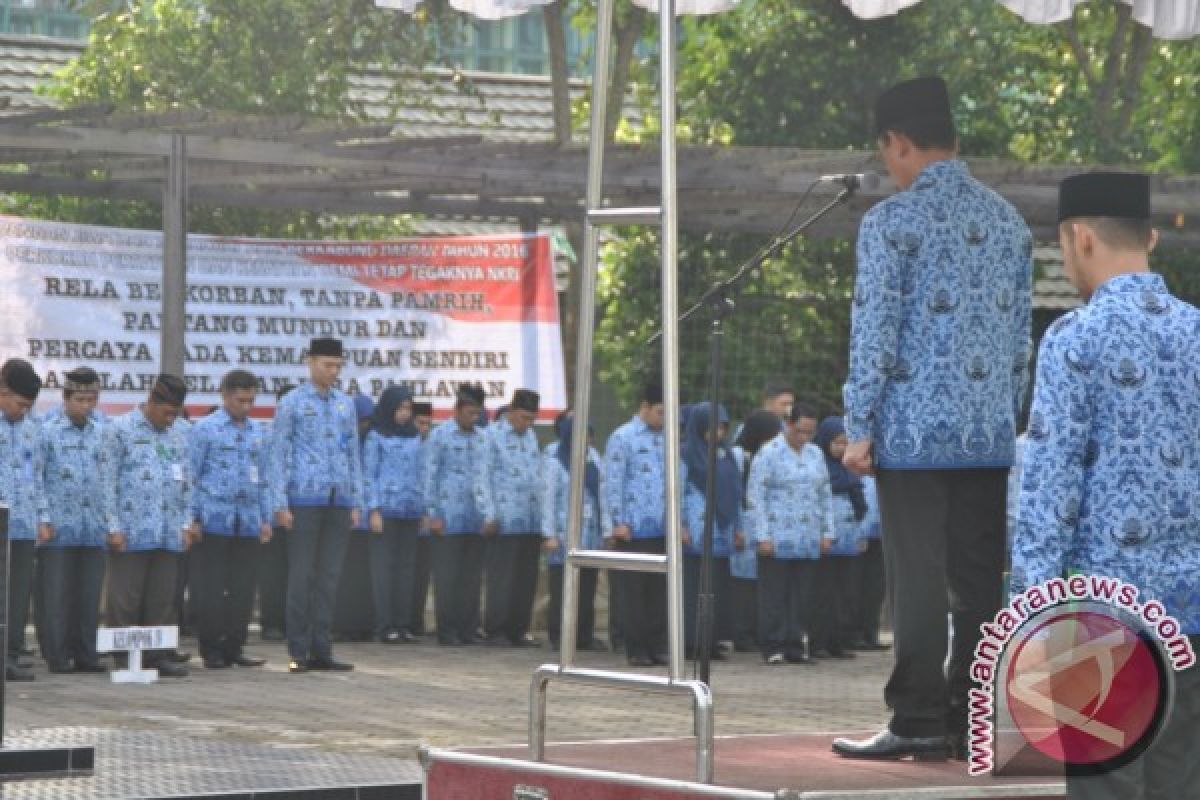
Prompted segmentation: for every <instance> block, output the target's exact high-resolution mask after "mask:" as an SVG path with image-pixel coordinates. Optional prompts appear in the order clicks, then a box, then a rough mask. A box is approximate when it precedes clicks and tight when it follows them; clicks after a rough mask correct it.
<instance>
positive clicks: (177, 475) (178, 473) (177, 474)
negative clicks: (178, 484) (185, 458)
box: [171, 464, 183, 481]
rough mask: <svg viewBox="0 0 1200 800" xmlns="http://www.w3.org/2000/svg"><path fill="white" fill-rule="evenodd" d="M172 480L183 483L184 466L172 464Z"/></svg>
mask: <svg viewBox="0 0 1200 800" xmlns="http://www.w3.org/2000/svg"><path fill="white" fill-rule="evenodd" d="M171 480H173V481H182V480H183V464H172V465H171Z"/></svg>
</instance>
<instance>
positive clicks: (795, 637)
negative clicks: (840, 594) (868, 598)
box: [746, 403, 835, 665]
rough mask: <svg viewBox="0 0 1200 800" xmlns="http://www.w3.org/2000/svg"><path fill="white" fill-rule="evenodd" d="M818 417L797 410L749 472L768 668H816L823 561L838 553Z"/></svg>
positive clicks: (760, 621) (762, 636) (761, 633)
mask: <svg viewBox="0 0 1200 800" xmlns="http://www.w3.org/2000/svg"><path fill="white" fill-rule="evenodd" d="M816 432H817V415H816V414H815V413H814V412H813V411H812V410H810V409H808V408H806V407H805V406H803V405H801V404H799V403H797V404H796V405H794V406H792V413H791V414H790V415H789V416H788V422H787V426H786V427H785V428H784V432H783V435H782V436H778V437H776V438H775V439H772V440H771V441H770V442H768V443H767V444H766V445H764V446H763V448H762V449H761V450H759V451H758V455H757V456H756V457H755V459H754V463H753V464H751V466H750V483H749V485H748V486H747V489H746V494H747V497H748V499H749V510H748V513H749V515H750V519H751V522H750V525H749V527H750V529H751V530H752V531H753V535H752V538H753V541H754V546H755V548H756V549H757V550H758V638H759V645H760V647H761V648H762V654H763V659H764V660H765V661H766V662H767V663H768V664H772V665H774V664H783V663H784V662H785V661H790V662H792V663H796V664H809V663H812V662H811V660H810V658H809V655H808V653H807V652H806V651H807V648H806V646H805V642H804V639H805V636H806V634H807V632H808V618H809V613H810V611H811V609H812V606H813V590H814V588H815V577H816V566H817V559H819V558H820V557H821V554H822V553H826V552H828V551H829V549H830V548H831V547H832V546H833V542H834V538H835V533H834V525H833V495H832V494H831V493H830V491H829V471H828V470H827V469H826V468H825V457H824V456H823V455H822V454H821V451H820V450H819V449H818V448H816V447H814V446H813V445H811V444H809V442H810V441H811V440H812V437H813V435H814V434H815V433H816Z"/></svg>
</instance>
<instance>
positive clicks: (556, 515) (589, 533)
mask: <svg viewBox="0 0 1200 800" xmlns="http://www.w3.org/2000/svg"><path fill="white" fill-rule="evenodd" d="M554 444H555V445H557V444H558V442H554ZM556 453H557V447H556V448H555V452H553V453H551V454H550V455H547V456H544V457H543V458H542V538H543V539H557V540H558V549H557V550H554V551H553V552H551V553H550V554H549V555H548V556H547V557H546V563H547V564H550V565H551V566H562V564H563V563H564V561H565V559H566V553H567V510H568V509H569V508H570V502H571V496H570V495H571V474H570V473H569V472H567V469H566V468H565V467H564V466H563V465H562V462H561V461H559V460H558V456H557V455H556ZM587 457H588V462H589V463H591V464H592V465H593V466H595V467H596V470H597V472H599V477H600V490H599V492H597V494H598V497H597V498H595V499H593V497H592V494H591V492H589V491H587V488H586V487H585V488H584V491H583V537H582V539H583V540H582V542H581V544H582V546H583V549H585V550H601V549H603V548H604V537H603V535H602V533H601V530H600V524H601V514H600V509H599V507H598V506H597V500H599V498H601V497H604V470H603V469H601V463H600V454H599V453H597V452H596V449H595V448H594V447H588V456H587Z"/></svg>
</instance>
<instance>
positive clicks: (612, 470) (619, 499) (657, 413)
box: [601, 382, 687, 667]
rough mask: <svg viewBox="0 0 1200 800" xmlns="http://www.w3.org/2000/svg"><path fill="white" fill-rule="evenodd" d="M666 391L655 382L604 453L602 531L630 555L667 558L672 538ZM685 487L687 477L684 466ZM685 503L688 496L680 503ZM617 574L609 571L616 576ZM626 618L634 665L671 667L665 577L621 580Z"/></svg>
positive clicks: (623, 627)
mask: <svg viewBox="0 0 1200 800" xmlns="http://www.w3.org/2000/svg"><path fill="white" fill-rule="evenodd" d="M663 413H664V412H663V390H662V385H661V384H659V383H657V382H655V383H651V384H649V385H647V386H646V388H645V389H644V390H643V391H642V401H641V405H640V406H639V408H638V413H637V414H635V415H634V417H633V419H631V420H630V421H629V422H626V423H625V424H624V425H622V426H621V427H619V428H617V429H616V430H615V431H613V434H612V436H610V437H608V446H607V447H606V448H605V451H604V478H603V480H602V481H601V486H602V487H603V493H604V497H603V498H602V502H601V509H602V510H601V514H602V515H603V517H604V523H603V525H602V528H603V530H604V535H605V537H606V538H608V539H609V540H610V541H611V543H612V546H613V547H615V548H616V549H617V550H621V551H623V552H626V553H665V552H666V538H665V537H666V535H667V486H666V466H667V462H666V454H665V452H664V449H663V448H664V441H665V437H664V435H663ZM679 481H680V488H682V486H683V484H684V483H685V482H686V481H687V475H686V473H685V472H684V470H683V465H682V464H681V465H680V477H679ZM675 501H676V502H679V503H682V496H680V497H677V498H675ZM613 574H614V573H613V572H611V571H610V572H609V575H610V576H612V575H613ZM617 583H618V586H617V591H619V592H622V593H623V596H622V598H621V609H622V611H623V612H624V615H625V619H624V621H623V622H622V624H621V632H622V633H623V634H624V635H625V656H626V659H627V660H628V662H629V665H630V666H633V667H649V666H653V665H655V664H663V663H666V662H665V659H664V657H663V655H662V652H663V647H664V645H665V643H666V631H667V614H666V612H667V585H666V578H665V576H663V575H656V574H654V573H649V572H626V573H624V574H622V575H620V576H619V577H618V579H617Z"/></svg>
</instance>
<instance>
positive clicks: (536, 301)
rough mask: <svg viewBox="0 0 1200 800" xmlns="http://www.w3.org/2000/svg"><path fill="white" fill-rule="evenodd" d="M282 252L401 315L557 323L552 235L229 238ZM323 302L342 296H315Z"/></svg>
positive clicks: (332, 301) (316, 293) (317, 292)
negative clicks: (329, 272)
mask: <svg viewBox="0 0 1200 800" xmlns="http://www.w3.org/2000/svg"><path fill="white" fill-rule="evenodd" d="M223 241H229V242H232V243H237V244H239V245H244V246H263V247H270V248H275V249H282V250H284V251H285V252H287V253H289V254H291V255H295V256H298V257H300V258H303V259H305V260H306V261H308V262H309V263H311V264H313V265H315V266H326V267H329V268H330V269H335V270H338V271H339V274H340V275H341V277H345V278H349V279H351V280H354V281H355V282H357V283H359V284H361V285H363V286H366V287H368V288H370V289H374V290H375V291H377V292H381V293H384V297H383V298H382V299H383V301H384V303H385V305H386V306H388V307H390V308H391V309H392V310H395V311H397V312H401V311H425V312H432V313H440V314H444V315H446V316H448V317H451V318H453V319H457V320H462V321H489V322H492V321H496V322H545V323H552V324H558V321H559V316H558V295H557V293H556V292H555V288H554V258H553V255H552V249H551V244H550V237H549V236H548V235H546V234H512V235H504V236H439V237H436V238H413V239H397V240H392V241H379V242H356V243H353V246H348V245H347V244H346V243H333V242H286V241H279V240H261V239H227V240H223ZM312 299H313V301H314V302H315V303H316V304H317V305H318V306H320V305H322V304H323V303H325V302H329V303H335V302H339V300H340V299H342V298H338V297H335V296H334V295H333V294H332V293H330V294H320V293H319V291H316V290H315V291H314V294H313V295H312Z"/></svg>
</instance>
